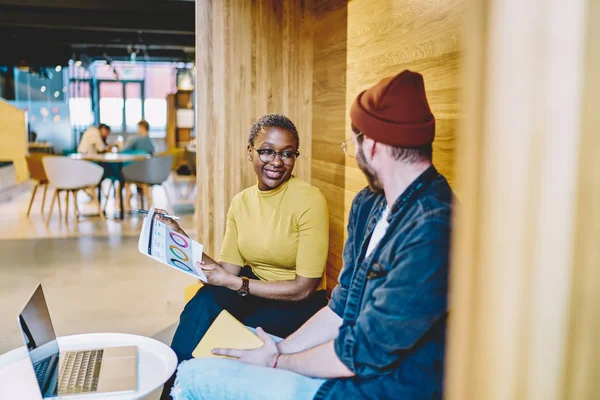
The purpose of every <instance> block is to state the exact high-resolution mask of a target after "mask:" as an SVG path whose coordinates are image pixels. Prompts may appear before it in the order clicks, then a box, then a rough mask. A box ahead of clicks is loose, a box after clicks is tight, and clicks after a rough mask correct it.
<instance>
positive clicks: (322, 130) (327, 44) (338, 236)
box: [312, 0, 348, 290]
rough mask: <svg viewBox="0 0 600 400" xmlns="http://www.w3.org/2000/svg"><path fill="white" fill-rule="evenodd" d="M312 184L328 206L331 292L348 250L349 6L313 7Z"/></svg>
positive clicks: (322, 1)
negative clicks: (344, 147)
mask: <svg viewBox="0 0 600 400" xmlns="http://www.w3.org/2000/svg"><path fill="white" fill-rule="evenodd" d="M313 14H314V21H315V22H314V63H313V85H312V92H313V93H312V98H313V102H312V114H313V120H312V132H313V140H312V184H313V185H314V186H316V187H318V188H319V189H320V190H321V192H322V193H323V195H324V196H325V198H326V199H327V203H328V205H329V258H328V261H327V287H328V289H329V290H331V289H332V288H333V287H335V285H336V284H337V277H338V273H339V270H340V269H341V267H342V257H341V255H342V249H343V247H344V232H345V228H346V226H345V224H344V209H345V207H344V196H345V194H344V184H345V171H346V167H345V157H344V153H343V152H342V149H341V148H340V144H341V142H342V141H343V140H344V139H345V137H346V48H347V41H346V27H347V17H348V15H347V2H346V1H328V0H317V1H316V2H315V4H314V11H313Z"/></svg>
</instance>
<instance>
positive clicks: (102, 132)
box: [77, 124, 110, 154]
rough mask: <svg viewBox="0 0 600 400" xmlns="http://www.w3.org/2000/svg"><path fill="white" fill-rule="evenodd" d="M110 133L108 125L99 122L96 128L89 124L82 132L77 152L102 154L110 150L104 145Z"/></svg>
mask: <svg viewBox="0 0 600 400" xmlns="http://www.w3.org/2000/svg"><path fill="white" fill-rule="evenodd" d="M108 135H110V127H109V126H108V125H106V124H100V125H99V126H98V127H97V128H96V127H95V126H90V127H89V128H87V129H86V130H85V132H83V135H82V136H81V141H80V142H79V147H77V152H79V153H83V154H102V153H106V152H107V151H108V150H110V147H109V146H107V145H106V139H107V138H108Z"/></svg>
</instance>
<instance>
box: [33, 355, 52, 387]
mask: <svg viewBox="0 0 600 400" xmlns="http://www.w3.org/2000/svg"><path fill="white" fill-rule="evenodd" d="M51 360H52V357H48V358H46V359H44V360H42V361H40V362H38V363H36V364H34V365H33V370H34V371H35V377H36V378H37V381H38V384H39V385H40V386H42V382H43V380H44V376H46V371H48V367H49V366H50V361H51Z"/></svg>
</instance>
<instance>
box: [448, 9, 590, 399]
mask: <svg viewBox="0 0 600 400" xmlns="http://www.w3.org/2000/svg"><path fill="white" fill-rule="evenodd" d="M467 10H468V14H467V15H468V18H467V23H466V24H465V26H466V29H465V36H464V37H465V49H466V53H465V60H466V62H465V69H464V73H463V74H462V82H463V86H464V107H465V116H466V118H465V120H464V124H463V126H462V129H461V130H460V131H459V135H458V138H459V142H458V154H460V157H458V158H457V161H458V168H457V178H456V184H457V187H458V188H459V190H460V192H461V193H462V199H461V207H460V208H459V209H458V212H457V214H456V219H455V223H454V227H455V228H454V232H455V237H454V241H453V243H454V245H453V263H452V272H453V276H452V290H451V300H452V301H451V312H450V316H451V318H450V323H451V324H450V332H449V358H448V363H447V367H446V372H447V378H446V382H447V391H446V398H448V399H449V400H488V399H493V400H496V399H497V400H506V399H532V400H533V399H535V400H537V399H543V400H559V399H560V400H562V399H565V400H566V399H569V400H570V399H577V400H588V399H590V400H591V399H597V398H598V396H599V391H600V379H598V378H600V367H599V365H600V351H599V350H598V349H599V347H598V343H597V340H598V339H597V336H598V335H597V332H598V328H599V327H600V309H599V306H598V305H599V304H600V286H599V285H600V277H599V269H598V260H599V259H600V250H599V248H600V247H599V246H598V240H599V235H600V213H599V212H598V202H599V201H600V191H599V188H600V179H599V175H598V172H599V171H600V163H599V159H598V155H597V152H598V149H599V148H600V141H599V135H598V132H597V129H598V124H600V119H599V114H598V104H599V103H600V101H599V100H600V95H599V93H600V80H599V78H598V70H599V69H600V52H599V51H598V41H599V40H600V29H599V28H598V27H599V26H600V25H599V23H600V7H599V4H598V2H587V1H585V0H573V1H570V2H563V1H558V0H552V1H545V0H532V1H528V2H523V1H520V0H469V1H468V7H467Z"/></svg>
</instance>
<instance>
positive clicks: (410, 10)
mask: <svg viewBox="0 0 600 400" xmlns="http://www.w3.org/2000/svg"><path fill="white" fill-rule="evenodd" d="M461 12H462V8H461V0H432V1H427V2H414V1H408V0H394V1H389V0H354V1H352V2H350V3H349V5H348V71H347V83H348V88H347V92H346V93H347V97H346V103H347V105H348V107H349V105H350V104H351V103H352V101H354V99H355V98H356V96H357V95H358V94H359V93H360V92H361V91H363V90H365V89H367V88H369V87H370V86H372V85H374V84H375V83H377V82H379V81H380V80H381V79H383V78H385V77H389V76H393V75H396V74H398V73H399V72H401V71H403V70H405V69H410V70H412V71H415V72H419V73H421V74H422V75H423V77H424V79H425V88H426V90H427V98H428V100H429V104H430V106H431V109H432V112H433V114H434V116H435V118H436V139H435V142H434V145H433V146H434V156H433V157H434V164H435V165H436V167H437V168H438V169H439V171H440V172H441V173H442V174H444V175H445V176H446V178H448V180H449V181H450V183H451V184H452V181H453V178H454V139H455V130H456V120H457V111H458V103H457V93H458V67H459V52H458V35H459V29H460V24H461ZM348 107H347V108H348ZM347 132H348V133H347V134H348V135H350V130H349V127H347ZM365 184H366V181H365V179H364V178H362V174H361V173H360V171H358V170H357V167H356V164H355V163H348V164H347V168H346V189H347V190H349V191H350V193H355V192H357V191H358V190H360V189H362V188H363V187H364V186H365ZM349 200H350V199H349ZM350 203H351V201H346V204H347V205H348V204H350ZM347 211H349V208H348V207H346V212H347Z"/></svg>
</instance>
